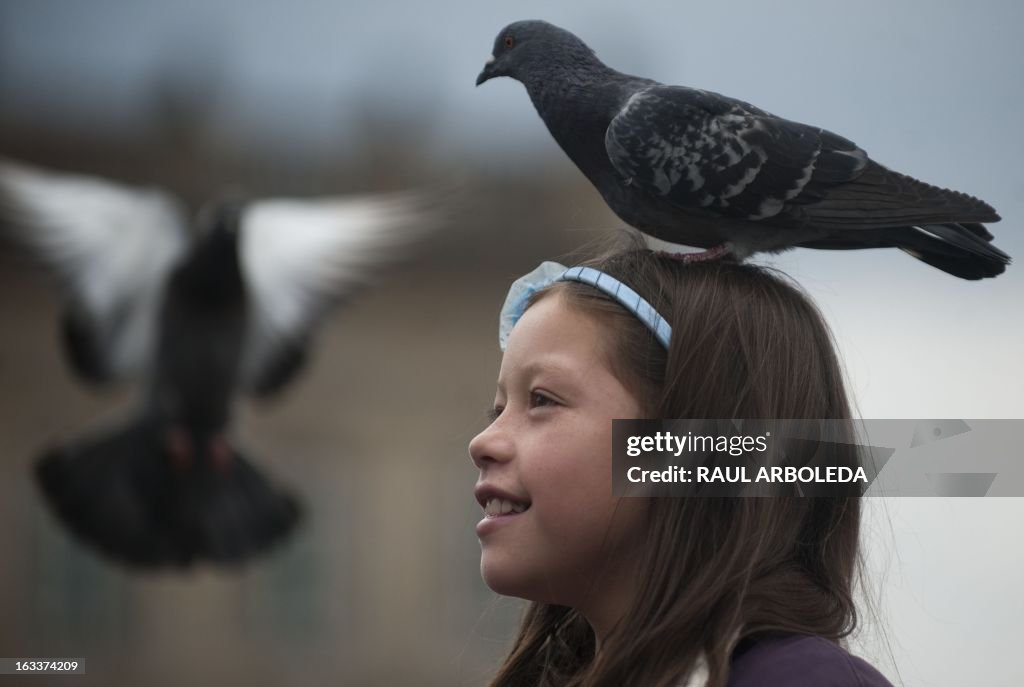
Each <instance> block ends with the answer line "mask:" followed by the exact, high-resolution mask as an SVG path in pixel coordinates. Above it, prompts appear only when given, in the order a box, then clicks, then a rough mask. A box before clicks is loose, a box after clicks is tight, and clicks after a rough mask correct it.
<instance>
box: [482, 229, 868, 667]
mask: <svg viewBox="0 0 1024 687" xmlns="http://www.w3.org/2000/svg"><path fill="white" fill-rule="evenodd" d="M586 264H589V265H590V266H592V267H595V268H597V269H599V270H601V271H602V272H605V273H607V274H609V275H611V276H613V277H615V278H616V279H618V280H620V281H622V282H624V283H626V284H627V285H629V286H630V287H632V288H633V289H634V290H635V291H636V292H637V293H639V294H640V295H641V296H643V297H644V298H645V299H647V300H648V302H650V303H651V304H652V305H653V306H654V307H655V309H656V310H657V311H658V312H659V313H661V314H662V316H663V317H665V318H666V319H667V320H668V322H669V324H670V325H671V326H672V339H671V344H670V347H669V349H668V350H667V351H666V350H665V349H664V348H663V347H662V346H661V345H660V344H659V343H658V342H657V340H656V339H655V338H654V336H653V335H652V334H651V332H650V331H649V330H648V329H647V328H646V327H645V326H644V325H643V324H642V323H641V322H640V321H639V320H638V319H637V318H636V317H635V316H633V315H632V314H630V313H629V312H627V311H626V310H625V309H624V308H623V307H622V306H621V305H619V304H618V303H617V302H616V301H614V300H612V299H610V298H608V297H606V296H605V295H604V294H602V293H601V292H599V291H598V290H597V289H594V288H592V287H590V286H587V285H584V284H579V283H575V282H559V283H557V284H555V285H554V286H553V287H551V288H550V289H548V290H546V291H544V292H541V293H539V294H537V295H536V296H535V298H534V301H533V302H536V300H539V299H540V298H543V297H544V296H545V294H546V293H552V292H558V293H560V294H562V295H563V296H564V297H565V298H566V299H567V302H568V303H569V304H570V305H571V306H573V307H578V308H580V309H581V310H582V311H583V312H585V313H587V314H589V315H591V316H592V317H594V318H596V319H597V320H598V321H599V322H600V323H601V324H602V330H603V331H606V332H607V336H605V337H604V341H602V342H599V344H600V345H603V346H604V347H605V353H606V355H607V358H608V361H609V365H610V367H611V369H612V371H613V373H614V374H616V376H617V377H618V378H619V380H620V381H621V382H622V383H623V384H624V385H625V386H626V388H628V389H630V390H631V391H632V392H633V393H634V394H635V396H636V397H637V398H638V399H639V400H640V402H641V404H642V405H643V406H644V407H645V410H646V412H647V413H648V417H652V418H694V419H697V418H827V419H849V418H850V417H851V413H850V406H849V402H848V400H847V397H846V392H845V389H844V384H843V377H842V371H841V369H840V365H839V360H838V358H837V356H836V353H835V349H834V345H833V341H832V336H831V333H830V332H829V329H828V327H827V326H826V324H825V323H824V320H823V318H822V316H821V314H820V313H819V312H818V310H817V308H816V307H815V306H814V305H813V303H811V301H810V299H809V298H808V297H807V296H806V295H805V294H804V293H803V292H802V291H801V290H800V289H799V288H797V287H796V286H795V285H794V284H792V283H791V282H790V281H788V280H787V279H785V278H783V276H782V275H780V274H779V273H777V272H774V271H773V270H770V269H768V268H764V267H757V266H752V265H743V264H737V263H734V262H723V261H713V262H701V263H691V264H686V263H682V262H681V261H678V260H674V259H672V258H669V257H666V256H662V255H659V254H656V253H652V252H651V251H649V250H646V249H642V248H638V247H631V248H630V249H628V250H625V251H618V252H616V253H614V254H612V255H610V256H607V257H604V258H601V259H598V260H593V261H590V262H588V263H586ZM860 516H861V511H860V502H859V500H858V499H856V498H846V497H819V498H798V497H774V498H653V499H651V500H650V508H649V526H648V527H647V529H646V534H645V535H644V536H645V541H644V547H643V553H642V557H641V559H640V560H639V561H638V562H637V566H638V567H637V570H638V571H641V572H642V574H641V575H640V576H639V577H640V579H641V581H640V584H639V586H638V589H637V594H636V598H635V599H634V602H633V604H632V606H631V608H630V609H628V610H627V612H626V615H625V616H624V617H623V618H622V619H621V621H620V622H619V623H618V624H617V626H616V627H615V628H614V629H613V630H612V632H611V633H610V634H609V636H608V637H606V638H604V641H603V644H602V647H601V651H600V653H597V654H596V655H595V639H594V635H593V632H592V631H591V629H590V626H589V625H588V623H587V621H586V620H585V619H584V618H583V617H582V616H581V615H580V614H579V613H578V612H577V611H575V610H574V609H571V608H568V607H565V606H557V605H552V604H544V603H533V604H531V605H530V607H529V609H528V610H527V612H526V615H525V617H524V619H523V622H522V625H521V627H520V630H519V634H518V637H517V638H516V641H515V644H514V646H513V648H512V651H511V652H510V654H509V656H508V657H507V659H506V660H505V662H504V664H503V665H502V667H501V669H500V670H499V673H498V675H497V676H496V677H495V679H494V681H493V682H492V687H519V686H525V685H529V686H530V687H534V686H536V685H550V686H555V685H558V686H574V687H575V686H582V685H586V686H588V687H598V686H605V685H607V686H615V687H620V686H621V685H645V686H646V685H651V686H655V685H674V684H678V681H679V679H680V677H682V676H684V675H687V674H689V673H690V671H691V670H693V669H694V666H695V664H696V661H697V660H698V657H699V656H701V655H703V656H704V657H705V658H706V660H707V665H708V670H709V681H708V685H709V686H710V687H722V686H724V685H725V684H726V680H727V678H728V671H729V658H730V654H731V651H732V649H733V647H734V646H735V644H734V637H736V636H737V633H739V636H741V637H749V636H756V635H758V634H760V633H765V632H770V631H784V632H798V633H806V634H814V635H819V636H821V637H824V638H827V639H831V640H834V641H838V640H839V639H841V638H843V637H845V636H846V635H848V634H849V633H850V632H852V631H853V629H854V627H855V626H856V622H857V615H856V609H855V606H854V601H853V586H854V579H855V574H856V573H857V572H859V571H860V569H861V565H862V563H861V559H860V552H859V546H858V544H859V532H860Z"/></svg>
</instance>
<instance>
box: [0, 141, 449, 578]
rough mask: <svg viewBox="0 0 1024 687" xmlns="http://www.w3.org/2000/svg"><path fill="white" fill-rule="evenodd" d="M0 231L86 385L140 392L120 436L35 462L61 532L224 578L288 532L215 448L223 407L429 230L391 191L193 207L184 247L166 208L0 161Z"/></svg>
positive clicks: (425, 216)
mask: <svg viewBox="0 0 1024 687" xmlns="http://www.w3.org/2000/svg"><path fill="white" fill-rule="evenodd" d="M0 211H2V214H0V217H2V218H3V224H6V225H7V227H6V228H8V229H10V230H12V232H13V236H14V238H16V239H18V240H20V242H21V243H23V244H24V245H26V246H27V247H28V248H29V249H31V250H32V252H34V253H35V254H36V255H38V256H39V257H40V258H42V260H43V261H44V262H46V263H48V264H49V266H50V267H51V268H52V270H53V271H54V272H55V274H56V276H57V277H58V278H59V279H60V281H61V282H62V286H63V292H64V297H65V298H64V300H65V310H64V314H63V327H62V328H63V333H64V337H63V342H64V348H65V353H66V357H67V358H68V360H69V362H70V363H71V366H72V368H73V370H74V371H75V372H76V373H77V375H78V376H79V377H80V378H81V379H82V380H83V381H85V382H88V383H91V384H94V385H109V384H113V383H116V382H121V381H137V382H140V383H141V384H142V385H143V387H144V389H145V393H144V399H145V400H144V402H143V404H142V406H141V407H140V408H138V409H137V410H136V411H135V412H133V413H132V414H131V416H130V417H129V418H128V419H126V420H125V421H123V422H122V423H121V425H119V426H117V427H114V428H109V429H106V430H99V431H97V432H95V433H94V434H93V436H90V437H87V438H85V439H83V440H80V441H77V442H73V443H71V444H68V445H65V446H62V447H59V448H56V449H54V450H52V451H50V452H49V453H48V454H47V455H45V456H44V457H43V458H42V459H41V460H40V461H39V463H38V464H37V477H38V480H39V484H40V486H41V488H42V489H43V492H44V494H45V496H46V498H47V500H48V501H49V502H50V504H51V506H52V507H53V508H54V510H55V511H56V513H57V515H58V516H59V518H60V519H61V521H62V522H63V523H64V524H65V525H66V526H67V527H68V528H69V529H71V530H72V531H73V532H74V533H75V534H77V535H78V536H80V537H81V538H83V539H84V540H86V541H87V542H88V543H90V544H91V545H93V546H95V547H97V548H98V549H100V550H101V551H102V552H103V553H105V554H107V555H110V556H112V557H114V558H117V559H119V560H121V561H123V562H126V563H128V564H132V565H137V566H144V567H160V566H168V565H178V566H184V565H189V564H191V563H193V562H196V561H201V560H207V561H212V562H217V563H237V562H241V561H244V560H246V559H248V558H250V557H251V556H253V555H256V554H258V553H261V552H263V551H264V550H266V549H268V548H269V547H270V546H271V545H273V544H275V543H276V542H278V541H280V540H282V539H283V538H284V537H285V536H286V535H287V534H288V533H289V532H291V531H292V530H293V529H294V527H295V526H296V524H297V522H298V520H299V517H300V508H299V505H298V502H297V501H296V499H295V498H293V497H292V496H291V495H289V494H288V493H287V492H285V491H284V490H282V489H280V488H279V487H277V486H275V485H274V484H272V483H271V482H270V481H269V480H268V479H267V478H265V477H264V476H263V475H262V474H261V473H260V471H259V470H258V469H257V468H256V467H255V466H254V465H253V464H252V463H251V462H249V461H248V460H247V459H246V458H245V457H244V456H243V455H242V454H241V453H240V452H239V451H238V450H237V449H236V448H235V446H234V444H233V442H232V441H231V439H230V438H229V431H230V426H231V414H232V408H233V405H234V402H235V400H236V399H237V397H238V396H240V395H242V394H247V395H250V396H267V395H270V394H272V393H274V392H276V391H278V390H280V389H282V388H283V387H284V386H285V385H287V383H288V382H289V381H291V380H292V379H294V377H295V375H296V373H297V372H298V371H299V370H300V369H301V368H302V366H303V363H304V362H305V359H306V355H307V353H306V351H307V348H308V345H309V342H310V339H311V338H312V337H313V335H314V334H315V331H316V329H317V326H318V324H319V323H320V322H321V321H322V320H323V319H324V316H325V315H326V314H327V312H328V311H329V310H330V308H331V306H332V305H334V304H335V303H337V302H338V301H339V300H340V299H344V298H347V297H349V296H351V295H352V293H353V292H354V291H355V290H356V289H357V287H359V286H361V285H362V284H364V283H365V282H367V281H368V280H370V278H371V277H372V275H373V273H374V272H375V271H376V270H377V269H378V268H379V267H380V266H381V265H383V264H385V263H388V262H391V261H393V259H394V257H395V256H396V254H401V253H403V252H404V250H403V249H407V248H408V246H409V245H410V243H411V242H412V241H413V240H414V239H415V238H416V237H417V236H418V235H421V234H422V233H423V232H424V230H426V229H428V228H430V227H432V226H434V225H436V222H437V219H438V211H437V206H436V203H435V202H434V201H429V200H428V199H427V196H426V195H425V194H423V193H415V192H407V193H399V194H390V195H388V194H382V195H367V196H361V197H360V196H353V197H342V198H319V199H309V200H287V199H264V200H254V201H249V202H243V201H240V200H238V199H233V200H230V201H227V202H223V201H222V202H217V203H213V204H211V205H209V206H208V207H207V208H205V209H204V211H203V212H201V213H200V216H199V219H198V221H197V222H196V223H195V224H196V228H197V229H198V231H196V232H195V233H192V232H190V231H189V229H190V226H189V224H190V223H189V222H188V221H187V219H186V215H185V212H184V210H183V209H182V207H181V205H180V204H179V203H178V202H177V201H176V200H175V199H173V198H172V197H171V196H169V195H168V194H166V193H164V192H162V191H157V190H141V189H135V188H129V187H127V186H122V185H120V184H115V183H112V182H109V181H105V180H100V179H98V178H92V177H84V176H77V175H70V174H56V173H48V172H43V171H41V170H37V169H33V168H31V167H28V166H25V165H21V164H16V163H13V162H10V161H4V160H0Z"/></svg>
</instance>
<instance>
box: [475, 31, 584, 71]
mask: <svg viewBox="0 0 1024 687" xmlns="http://www.w3.org/2000/svg"><path fill="white" fill-rule="evenodd" d="M596 61H597V58H596V57H594V51H593V50H591V49H590V48H589V47H587V44H586V43H584V42H583V41H581V40H580V39H579V38H577V37H576V36H574V35H573V34H571V33H569V32H568V31H566V30H565V29H560V28H558V27H557V26H555V25H554V24H549V23H547V22H546V21H540V20H529V21H517V22H515V23H513V24H509V25H508V26H506V27H505V28H503V29H502V30H501V31H499V32H498V36H497V37H496V38H495V39H494V49H493V50H492V52H491V56H490V57H489V58H488V59H487V63H486V64H485V65H484V69H483V71H481V72H480V75H479V76H477V77H476V85H477V86H479V85H480V84H482V83H483V82H485V81H488V80H490V79H493V78H494V77H496V76H508V77H511V78H513V79H516V80H517V81H524V80H525V78H527V77H528V76H529V75H531V74H534V73H538V72H539V71H542V70H543V66H544V65H548V66H557V65H559V64H561V63H581V64H589V63H592V62H596Z"/></svg>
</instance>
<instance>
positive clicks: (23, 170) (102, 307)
mask: <svg viewBox="0 0 1024 687" xmlns="http://www.w3.org/2000/svg"><path fill="white" fill-rule="evenodd" d="M0 204H2V205H3V209H4V210H5V213H4V214H5V216H6V217H8V218H9V219H10V220H11V225H12V228H13V230H14V232H15V234H16V237H17V238H18V239H20V241H21V242H22V243H24V244H26V245H27V246H28V247H29V248H30V249H31V250H33V251H34V252H35V253H36V254H37V255H38V256H39V257H40V258H42V259H43V260H44V261H45V262H47V263H49V265H50V266H51V267H52V268H53V269H54V270H55V271H56V273H57V275H58V277H59V278H60V280H61V281H62V283H63V286H64V288H65V290H66V295H67V296H68V297H69V298H70V299H71V301H72V302H73V303H74V304H75V306H77V307H79V308H83V309H84V310H85V311H86V313H87V314H88V315H89V318H90V321H91V322H92V323H93V325H94V326H95V328H96V333H97V334H98V335H99V337H100V341H101V345H102V350H104V351H106V352H107V354H108V360H107V365H108V366H109V367H110V369H111V371H112V372H113V373H114V375H115V376H116V377H117V378H129V377H133V376H135V375H137V374H139V373H141V372H142V371H143V370H144V369H145V367H146V365H147V363H148V361H149V357H150V355H151V354H152V342H153V337H154V334H155V328H156V317H157V310H158V307H157V306H158V304H159V299H160V295H161V293H162V287H163V282H164V279H165V277H166V275H167V272H168V270H169V269H170V268H171V267H172V266H173V265H174V264H175V263H176V262H177V261H178V260H179V259H180V258H181V256H182V255H183V253H184V251H185V249H186V247H187V245H188V236H187V234H186V225H185V223H184V221H183V215H182V211H181V209H180V207H179V205H178V204H177V202H175V201H174V200H173V199H172V198H171V197H170V196H168V195H167V194H165V193H163V192H160V191H157V190H155V189H134V188H129V187H127V186H122V185H119V184H115V183H113V182H109V181H106V180H101V179H99V178H95V177H89V176H81V175H74V174H63V173H54V172H48V171H42V170H38V169H34V168H32V167H29V166H27V165H23V164H20V163H13V162H11V161H8V160H0Z"/></svg>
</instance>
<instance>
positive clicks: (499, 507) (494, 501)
mask: <svg viewBox="0 0 1024 687" xmlns="http://www.w3.org/2000/svg"><path fill="white" fill-rule="evenodd" d="M529 507H530V504H529V503H521V502H519V501H511V500H509V499H501V498H497V497H491V498H489V499H487V502H486V503H485V504H484V515H485V516H486V517H488V518H496V517H499V516H502V515H510V514H519V513H522V512H523V511H525V510H527V509H528V508H529Z"/></svg>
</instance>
